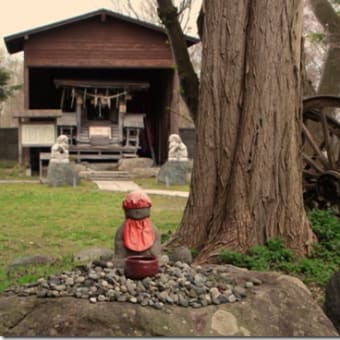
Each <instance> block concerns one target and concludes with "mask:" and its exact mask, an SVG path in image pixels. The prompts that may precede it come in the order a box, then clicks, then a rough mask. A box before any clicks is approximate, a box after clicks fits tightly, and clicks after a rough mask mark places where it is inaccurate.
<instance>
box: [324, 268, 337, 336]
mask: <svg viewBox="0 0 340 340" xmlns="http://www.w3.org/2000/svg"><path fill="white" fill-rule="evenodd" d="M325 311H326V314H327V316H328V317H329V318H330V319H331V320H332V322H333V324H334V326H335V327H336V329H337V330H338V332H340V271H338V272H336V273H335V274H334V275H333V276H332V277H331V279H330V280H329V282H328V284H327V287H326V297H325Z"/></svg>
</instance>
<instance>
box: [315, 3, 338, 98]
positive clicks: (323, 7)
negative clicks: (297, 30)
mask: <svg viewBox="0 0 340 340" xmlns="http://www.w3.org/2000/svg"><path fill="white" fill-rule="evenodd" d="M310 4H311V7H312V9H313V12H314V14H315V16H316V17H317V19H318V20H319V22H320V23H321V25H322V26H323V27H324V29H325V31H326V35H327V42H328V51H327V57H326V60H325V63H324V66H323V70H322V76H321V80H320V84H319V87H318V91H317V92H318V95H339V94H340V64H339V60H340V17H339V16H338V15H337V14H336V12H335V11H334V9H333V7H332V5H331V4H330V3H329V1H327V0H310Z"/></svg>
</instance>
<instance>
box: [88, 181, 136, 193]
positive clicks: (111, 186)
mask: <svg viewBox="0 0 340 340" xmlns="http://www.w3.org/2000/svg"><path fill="white" fill-rule="evenodd" d="M94 183H96V185H97V186H98V188H99V189H100V190H107V191H121V192H128V191H135V190H142V189H141V187H140V186H139V185H137V184H136V183H134V182H132V181H94Z"/></svg>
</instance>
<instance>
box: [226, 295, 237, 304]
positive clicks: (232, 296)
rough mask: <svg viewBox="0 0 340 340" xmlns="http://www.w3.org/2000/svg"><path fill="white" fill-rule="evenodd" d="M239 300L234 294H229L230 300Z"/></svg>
mask: <svg viewBox="0 0 340 340" xmlns="http://www.w3.org/2000/svg"><path fill="white" fill-rule="evenodd" d="M236 301H237V298H236V296H235V295H234V294H231V295H229V296H228V302H231V303H232V302H236Z"/></svg>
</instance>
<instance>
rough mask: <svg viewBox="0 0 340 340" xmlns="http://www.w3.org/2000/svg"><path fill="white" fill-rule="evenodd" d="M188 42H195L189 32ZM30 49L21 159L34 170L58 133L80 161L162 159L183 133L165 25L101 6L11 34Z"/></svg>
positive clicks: (19, 47) (11, 40)
mask: <svg viewBox="0 0 340 340" xmlns="http://www.w3.org/2000/svg"><path fill="white" fill-rule="evenodd" d="M186 40H187V44H188V47H189V46H191V45H192V44H194V43H196V42H197V39H195V38H192V37H187V36H186ZM5 43H6V46H7V50H8V52H9V53H16V52H19V51H23V52H24V92H25V108H24V110H23V111H22V112H18V113H17V114H16V117H17V118H18V120H19V133H18V135H19V160H20V162H21V163H26V164H29V165H30V166H31V167H32V168H36V167H37V164H38V163H39V154H40V153H41V152H49V150H50V147H51V145H52V144H53V143H54V142H55V139H56V137H57V136H58V135H60V134H66V135H68V136H69V138H70V153H71V154H74V155H76V156H77V159H78V160H113V159H119V158H121V157H135V156H136V155H140V156H145V157H152V158H153V159H154V161H155V163H158V164H160V163H162V162H163V161H165V159H166V157H167V139H168V136H169V134H170V133H174V132H177V131H178V126H177V125H176V124H177V123H176V117H175V115H173V112H176V110H177V108H176V107H174V105H176V103H175V101H174V100H173V98H174V96H175V94H176V92H177V93H179V89H178V81H177V78H176V76H175V67H174V66H175V62H174V59H173V57H172V53H171V48H170V45H169V42H168V39H167V35H166V33H165V31H164V29H163V28H161V27H159V26H156V25H153V24H149V23H146V22H142V21H139V20H136V19H132V18H130V17H126V16H123V15H121V14H117V13H115V12H112V11H109V10H105V9H101V10H97V11H94V12H90V13H87V14H84V15H81V16H78V17H74V18H71V19H67V20H64V21H60V22H56V23H52V24H50V25H47V26H43V27H39V28H36V29H32V30H28V31H25V32H21V33H18V34H14V35H11V36H7V37H5Z"/></svg>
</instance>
